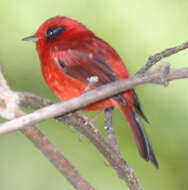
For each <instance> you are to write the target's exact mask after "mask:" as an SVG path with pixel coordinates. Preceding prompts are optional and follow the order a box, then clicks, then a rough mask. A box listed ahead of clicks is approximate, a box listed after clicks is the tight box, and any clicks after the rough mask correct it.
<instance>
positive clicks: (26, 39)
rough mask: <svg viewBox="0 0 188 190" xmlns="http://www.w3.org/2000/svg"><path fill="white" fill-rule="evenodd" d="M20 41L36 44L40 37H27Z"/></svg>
mask: <svg viewBox="0 0 188 190" xmlns="http://www.w3.org/2000/svg"><path fill="white" fill-rule="evenodd" d="M22 40H24V41H28V42H37V41H38V40H40V37H38V36H29V37H26V38H23V39H22Z"/></svg>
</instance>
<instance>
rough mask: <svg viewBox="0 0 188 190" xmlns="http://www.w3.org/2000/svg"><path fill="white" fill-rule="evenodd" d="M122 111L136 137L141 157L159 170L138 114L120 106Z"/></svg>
mask: <svg viewBox="0 0 188 190" xmlns="http://www.w3.org/2000/svg"><path fill="white" fill-rule="evenodd" d="M119 106H120V109H121V111H122V112H123V115H124V117H125V118H126V120H127V122H128V125H129V128H130V130H131V132H132V134H133V136H134V139H135V142H136V145H137V148H138V151H139V153H140V155H141V157H142V158H143V159H144V160H146V161H150V162H152V163H153V164H154V166H155V167H156V168H158V163H157V160H156V158H155V155H154V153H153V151H152V148H151V145H150V143H149V141H148V139H147V137H146V135H145V133H144V129H143V128H142V126H141V124H140V122H139V120H138V116H137V113H136V112H135V111H134V110H133V109H132V108H131V107H130V106H129V105H127V106H123V105H119Z"/></svg>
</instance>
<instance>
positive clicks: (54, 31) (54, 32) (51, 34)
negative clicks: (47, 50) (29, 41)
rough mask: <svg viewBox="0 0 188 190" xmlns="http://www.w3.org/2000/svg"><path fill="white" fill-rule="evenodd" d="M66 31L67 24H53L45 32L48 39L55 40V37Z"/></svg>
mask: <svg viewBox="0 0 188 190" xmlns="http://www.w3.org/2000/svg"><path fill="white" fill-rule="evenodd" d="M64 31H65V26H58V27H57V26H52V27H50V28H48V29H47V30H46V32H45V36H46V38H47V41H48V42H49V41H51V40H53V39H54V38H55V37H57V36H59V35H60V34H62V33H63V32H64Z"/></svg>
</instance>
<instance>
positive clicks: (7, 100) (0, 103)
mask: <svg viewBox="0 0 188 190" xmlns="http://www.w3.org/2000/svg"><path fill="white" fill-rule="evenodd" d="M0 92H1V93H0V115H1V117H3V118H5V119H8V120H10V119H14V118H16V117H20V116H23V115H24V113H23V112H22V111H21V110H20V108H19V105H18V104H19V102H20V100H19V99H20V98H21V97H22V101H24V103H25V104H27V105H29V103H32V104H34V105H36V102H37V101H33V97H32V96H31V95H30V98H27V100H28V102H26V101H25V100H24V98H23V96H22V95H21V94H19V95H18V94H17V93H14V92H13V91H11V89H10V88H9V86H8V84H7V82H6V80H5V78H4V76H3V74H2V72H0ZM34 97H35V100H39V99H40V100H42V101H40V102H41V103H43V105H45V104H49V101H47V100H44V99H42V98H38V97H37V99H36V96H34ZM21 131H22V133H23V134H24V135H25V136H26V137H27V138H28V139H29V140H31V141H32V142H33V143H34V144H35V146H36V147H38V149H39V150H40V151H41V152H42V153H43V154H44V155H45V156H46V158H48V160H49V161H50V162H51V163H52V164H53V165H54V166H55V167H56V168H57V169H58V170H59V172H60V173H61V174H62V175H63V176H65V177H66V178H67V180H68V181H69V182H70V183H71V184H72V185H73V186H74V187H75V189H77V190H94V188H93V187H92V186H91V185H90V184H89V183H88V182H87V181H86V180H85V179H84V178H83V177H82V176H81V175H80V174H79V172H78V171H77V169H76V168H75V167H74V166H73V165H72V164H71V162H70V161H69V160H67V159H66V158H65V156H64V155H63V154H62V153H60V152H59V151H58V150H57V148H56V147H55V146H54V145H53V144H52V143H51V142H50V141H49V140H48V138H47V137H46V136H45V135H44V134H43V133H42V132H41V131H40V130H39V129H38V128H37V127H35V126H32V125H30V126H28V127H26V128H23V129H21Z"/></svg>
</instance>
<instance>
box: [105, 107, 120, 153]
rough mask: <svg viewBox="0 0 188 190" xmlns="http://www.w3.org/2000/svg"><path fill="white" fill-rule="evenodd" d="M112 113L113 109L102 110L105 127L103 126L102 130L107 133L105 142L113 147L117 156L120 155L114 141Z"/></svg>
mask: <svg viewBox="0 0 188 190" xmlns="http://www.w3.org/2000/svg"><path fill="white" fill-rule="evenodd" d="M112 112H113V107H111V108H106V109H105V110H104V113H105V126H104V129H105V131H106V132H107V141H108V142H109V143H110V144H111V145H112V146H113V147H114V149H115V150H116V152H117V153H118V154H120V152H119V147H118V144H117V141H116V136H115V131H114V127H113V125H112Z"/></svg>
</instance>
